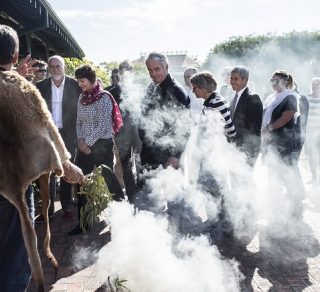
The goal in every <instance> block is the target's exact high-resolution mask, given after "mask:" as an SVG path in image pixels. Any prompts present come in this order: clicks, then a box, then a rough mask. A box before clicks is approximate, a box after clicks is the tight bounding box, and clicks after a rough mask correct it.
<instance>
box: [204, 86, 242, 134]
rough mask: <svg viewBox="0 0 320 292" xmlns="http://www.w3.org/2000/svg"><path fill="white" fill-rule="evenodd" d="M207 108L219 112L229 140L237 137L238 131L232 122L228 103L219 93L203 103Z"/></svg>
mask: <svg viewBox="0 0 320 292" xmlns="http://www.w3.org/2000/svg"><path fill="white" fill-rule="evenodd" d="M203 105H204V106H205V108H208V109H211V110H218V111H219V112H220V113H221V115H222V117H223V119H224V122H225V126H224V128H225V130H226V136H227V137H228V138H231V137H235V136H236V129H235V127H234V125H233V122H232V120H231V115H230V109H229V106H228V104H227V102H226V100H225V99H224V98H223V97H222V96H221V95H219V94H218V93H215V92H214V93H213V94H211V95H210V97H209V98H208V99H207V100H206V101H205V102H204V103H203Z"/></svg>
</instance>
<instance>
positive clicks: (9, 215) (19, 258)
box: [0, 186, 34, 292]
mask: <svg viewBox="0 0 320 292" xmlns="http://www.w3.org/2000/svg"><path fill="white" fill-rule="evenodd" d="M25 195H26V200H27V204H28V206H29V214H30V218H31V220H32V223H33V220H34V200H33V192H32V187H31V186H29V187H28V189H27V191H26V193H25ZM30 278H31V268H30V265H29V260H28V254H27V250H26V248H25V245H24V241H23V237H22V232H21V224H20V217H19V213H18V211H17V210H16V208H15V207H14V206H13V205H12V204H11V203H9V201H7V200H6V199H4V198H3V197H2V196H0V290H1V292H22V291H25V290H26V289H27V287H28V285H29V281H30Z"/></svg>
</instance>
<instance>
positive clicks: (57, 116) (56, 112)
mask: <svg viewBox="0 0 320 292" xmlns="http://www.w3.org/2000/svg"><path fill="white" fill-rule="evenodd" d="M64 82H65V78H63V81H62V83H61V85H60V86H59V87H57V86H56V85H55V84H54V83H53V81H52V80H51V92H52V118H53V121H54V123H55V125H56V126H57V128H59V129H62V128H63V123H62V98H63V90H64Z"/></svg>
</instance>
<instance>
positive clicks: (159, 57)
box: [146, 52, 169, 67]
mask: <svg viewBox="0 0 320 292" xmlns="http://www.w3.org/2000/svg"><path fill="white" fill-rule="evenodd" d="M148 61H158V62H160V63H161V64H162V65H163V66H164V67H165V66H168V65H169V61H168V58H167V56H166V55H164V54H161V53H158V52H152V53H150V54H149V56H148V57H147V59H146V63H147V62H148Z"/></svg>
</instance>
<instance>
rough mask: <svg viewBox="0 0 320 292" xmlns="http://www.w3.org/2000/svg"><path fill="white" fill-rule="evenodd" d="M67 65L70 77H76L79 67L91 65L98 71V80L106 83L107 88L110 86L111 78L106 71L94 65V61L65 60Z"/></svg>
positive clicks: (67, 72)
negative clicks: (76, 70)
mask: <svg viewBox="0 0 320 292" xmlns="http://www.w3.org/2000/svg"><path fill="white" fill-rule="evenodd" d="M64 61H65V64H66V74H67V75H69V76H74V71H75V69H76V68H77V67H79V66H81V65H83V64H90V65H92V66H93V68H94V69H95V71H96V74H97V78H101V80H102V81H103V83H104V86H107V85H108V84H109V76H108V74H107V72H106V70H105V69H104V68H103V67H101V66H97V65H94V64H93V62H92V61H90V60H88V59H86V58H83V59H82V60H81V59H77V58H64Z"/></svg>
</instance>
